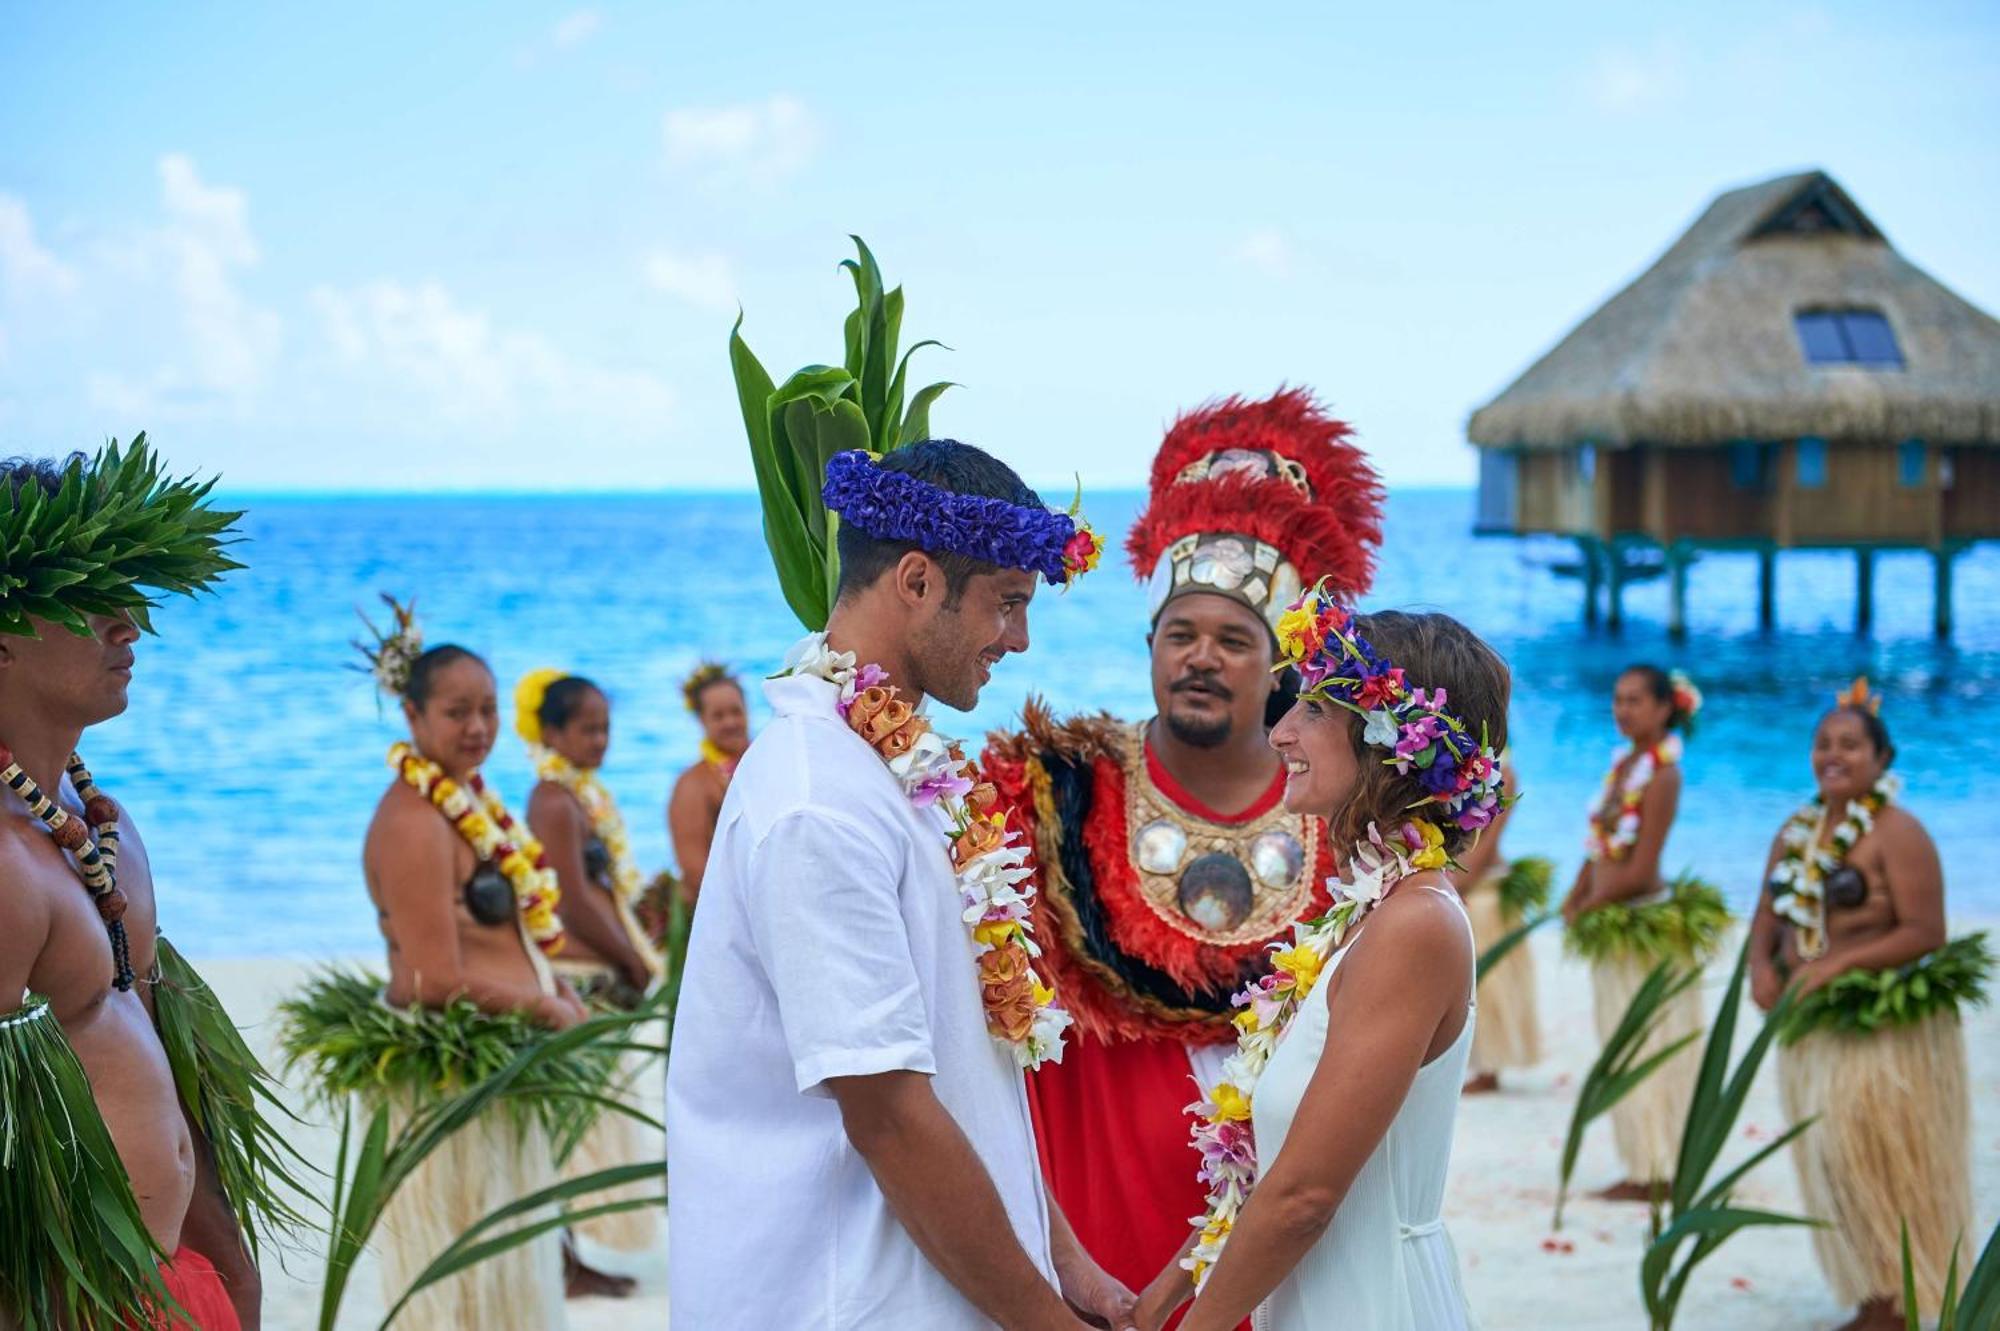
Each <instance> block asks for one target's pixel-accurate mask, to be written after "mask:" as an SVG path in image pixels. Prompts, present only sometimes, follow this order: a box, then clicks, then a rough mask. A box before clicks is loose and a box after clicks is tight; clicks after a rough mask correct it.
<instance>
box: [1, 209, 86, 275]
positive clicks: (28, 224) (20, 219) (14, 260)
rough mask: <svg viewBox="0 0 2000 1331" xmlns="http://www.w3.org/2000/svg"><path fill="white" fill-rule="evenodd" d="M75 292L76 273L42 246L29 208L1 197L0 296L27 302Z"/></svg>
mask: <svg viewBox="0 0 2000 1331" xmlns="http://www.w3.org/2000/svg"><path fill="white" fill-rule="evenodd" d="M75 290H76V270H75V269H73V268H71V267H70V266H69V265H68V264H66V263H64V262H63V261H62V260H61V259H58V258H57V257H56V256H55V255H53V254H51V253H50V252H49V251H48V250H45V249H43V248H42V247H41V245H40V243H39V242H37V241H36V239H35V222H34V219H33V218H32V217H30V216H28V206H27V205H26V204H25V203H22V202H21V201H20V200H19V199H17V198H15V197H13V196H12V195H10V194H0V297H5V298H7V299H9V300H27V299H31V298H35V297H39V296H46V295H56V296H66V295H68V294H70V293H71V292H73V291H75Z"/></svg>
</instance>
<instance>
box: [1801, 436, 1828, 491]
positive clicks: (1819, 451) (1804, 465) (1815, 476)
mask: <svg viewBox="0 0 2000 1331" xmlns="http://www.w3.org/2000/svg"><path fill="white" fill-rule="evenodd" d="M1797 459H1798V463H1797V476H1798V485H1799V488H1800V489H1801V490H1817V489H1819V488H1820V487H1821V486H1823V485H1825V484H1826V440H1824V439H1801V440H1799V443H1798V450H1797Z"/></svg>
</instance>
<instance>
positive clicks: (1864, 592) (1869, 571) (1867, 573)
mask: <svg viewBox="0 0 2000 1331" xmlns="http://www.w3.org/2000/svg"><path fill="white" fill-rule="evenodd" d="M1874 627H1875V552H1874V551H1873V550H1856V551H1855V552H1854V631H1855V632H1856V633H1866V632H1868V631H1869V630H1871V629H1873V628H1874Z"/></svg>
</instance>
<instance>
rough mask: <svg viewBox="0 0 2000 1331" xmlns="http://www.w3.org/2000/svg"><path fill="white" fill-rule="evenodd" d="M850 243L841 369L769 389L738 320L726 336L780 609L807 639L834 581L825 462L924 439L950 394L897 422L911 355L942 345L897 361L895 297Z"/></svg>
mask: <svg viewBox="0 0 2000 1331" xmlns="http://www.w3.org/2000/svg"><path fill="white" fill-rule="evenodd" d="M853 240H854V248H855V255H856V257H855V258H852V259H844V260H842V261H841V264H840V266H841V267H842V268H843V269H845V270H846V271H847V272H848V274H849V275H850V276H851V277H852V278H853V280H854V299H855V306H854V309H853V310H851V311H850V312H849V313H848V315H847V318H846V320H845V321H844V322H843V324H842V326H841V348H842V359H841V364H840V365H839V366H837V367H836V366H827V365H808V366H806V367H805V368H804V369H802V370H800V371H799V372H798V373H797V374H794V375H793V376H791V377H790V378H789V379H787V380H786V381H785V383H784V384H783V385H782V386H779V387H775V388H774V387H773V386H772V382H771V378H770V376H769V375H768V374H766V373H765V372H764V369H763V366H762V365H761V364H760V363H759V362H758V361H757V358H756V357H755V356H753V355H752V354H751V353H750V349H749V347H748V346H747V345H745V344H744V342H743V338H742V326H743V319H742V316H741V315H738V317H737V320H736V325H735V327H734V328H732V329H731V330H730V336H729V352H730V368H731V371H732V373H733V374H734V375H735V378H736V393H737V404H738V407H739V408H740V409H741V411H742V414H743V423H744V431H745V433H746V434H747V436H748V437H749V441H750V455H751V461H752V465H753V467H754V469H755V471H756V474H757V493H758V496H759V498H760V499H761V501H762V503H763V507H764V539H765V543H766V544H767V545H768V546H769V547H770V550H771V559H772V562H773V563H774V564H775V565H776V567H777V572H778V584H779V586H780V588H781V589H782V590H783V592H784V595H785V603H786V604H787V605H789V606H790V607H791V609H792V613H793V614H795V615H797V616H798V618H799V621H800V622H801V623H802V624H804V625H805V626H806V628H808V629H810V630H814V631H817V630H819V629H823V628H825V627H826V619H827V616H828V615H829V614H831V613H832V609H833V601H834V596H835V589H836V588H837V587H838V586H839V581H840V551H839V544H838V535H839V519H838V517H837V516H836V515H834V514H830V513H828V512H827V511H826V508H825V505H824V503H823V502H822V500H821V498H820V489H821V486H822V485H823V483H824V479H825V474H826V463H827V460H828V459H829V458H830V457H832V456H833V454H834V453H836V452H839V451H841V450H843V449H847V448H861V449H869V450H872V451H874V452H876V453H887V452H889V451H891V450H893V449H896V448H900V447H902V446H903V445H905V444H908V443H912V442H915V440H917V439H919V438H923V437H926V436H927V435H928V433H929V429H930V407H931V404H932V403H933V402H935V401H936V400H937V398H938V396H939V395H940V394H942V393H943V392H944V390H945V388H946V387H948V385H945V384H931V385H929V386H928V387H926V388H924V389H922V390H920V391H919V392H918V393H917V395H916V397H915V398H914V399H911V405H910V408H909V412H908V414H907V415H906V414H905V413H904V407H903V403H904V383H905V371H906V369H907V367H908V364H909V356H910V353H913V352H915V351H916V350H917V349H918V348H920V347H925V346H936V345H941V344H939V343H936V342H932V341H928V340H927V341H922V342H918V343H916V344H915V345H913V346H912V347H911V348H910V351H909V352H906V353H904V354H903V356H902V357H901V358H900V359H899V358H898V356H897V354H896V344H897V340H898V339H899V338H900V337H901V335H902V326H903V305H904V300H903V289H902V288H901V287H895V288H893V289H886V290H885V288H884V284H883V281H882V271H881V269H880V267H879V266H878V265H877V264H876V262H875V256H874V254H873V253H871V252H870V251H869V249H868V246H867V244H866V243H865V242H864V241H862V239H861V238H860V237H859V236H855V237H853ZM913 430H914V431H915V433H912V431H913Z"/></svg>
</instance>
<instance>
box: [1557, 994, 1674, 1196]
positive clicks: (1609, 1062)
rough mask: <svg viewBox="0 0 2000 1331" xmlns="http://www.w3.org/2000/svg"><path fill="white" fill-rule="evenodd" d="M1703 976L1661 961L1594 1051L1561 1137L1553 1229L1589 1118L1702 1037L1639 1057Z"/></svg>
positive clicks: (1605, 1110)
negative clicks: (1675, 1003) (1670, 1010)
mask: <svg viewBox="0 0 2000 1331" xmlns="http://www.w3.org/2000/svg"><path fill="white" fill-rule="evenodd" d="M1700 979H1701V972H1700V971H1699V970H1695V969H1692V968H1680V967H1676V966H1675V965H1674V964H1673V963H1672V962H1671V961H1663V962H1661V963H1660V964H1659V965H1657V966H1655V967H1653V969H1652V970H1651V971H1650V972H1648V973H1647V975H1646V978H1645V979H1644V980H1643V981H1641V982H1640V984H1639V988H1638V990H1637V991H1636V992H1634V993H1633V995H1632V1001H1631V1003H1630V1004H1628V1005H1627V1006H1626V1008H1625V1015H1624V1016H1622V1017H1620V1018H1619V1019H1618V1025H1617V1026H1616V1027H1615V1028H1614V1029H1613V1030H1612V1032H1611V1036H1610V1038H1609V1039H1607V1040H1606V1041H1605V1042H1604V1047H1603V1048H1602V1049H1600V1050H1599V1051H1598V1053H1597V1061H1596V1062H1594V1063H1592V1064H1591V1065H1590V1071H1589V1072H1586V1073H1585V1074H1584V1077H1583V1084H1582V1085H1581V1086H1579V1087H1578V1088H1577V1093H1576V1109H1575V1110H1574V1111H1573V1112H1572V1113H1571V1115H1570V1120H1569V1133H1568V1135H1567V1136H1566V1137H1565V1138H1564V1140H1563V1153H1562V1165H1561V1167H1560V1170H1559V1173H1558V1176H1557V1180H1556V1212H1555V1219H1554V1222H1553V1227H1554V1228H1555V1229H1558V1230H1560V1229H1561V1228H1562V1218H1563V1205H1564V1203H1565V1202H1567V1201H1568V1199H1569V1183H1570V1178H1571V1176H1572V1175H1574V1174H1575V1172H1576V1157H1577V1154H1578V1153H1579V1152H1580V1151H1581V1150H1582V1149H1583V1133H1584V1129H1586V1128H1588V1127H1589V1126H1590V1124H1591V1122H1592V1121H1593V1120H1595V1119H1597V1118H1601V1117H1602V1116H1603V1115H1605V1114H1608V1113H1610V1112H1611V1108H1612V1106H1614V1105H1616V1104H1617V1103H1618V1102H1619V1101H1620V1100H1623V1099H1624V1098H1625V1097H1626V1096H1628V1095H1630V1094H1631V1093H1632V1092H1633V1091H1634V1090H1636V1089H1638V1087H1639V1084H1640V1083H1641V1082H1643V1081H1645V1080H1646V1078H1648V1077H1650V1076H1652V1075H1653V1073H1654V1072H1656V1071H1658V1070H1659V1067H1660V1065H1661V1064H1662V1063H1665V1062H1666V1061H1667V1060H1668V1059H1670V1058H1672V1057H1673V1056H1674V1055H1675V1054H1678V1053H1679V1052H1680V1051H1681V1050H1683V1049H1685V1048H1686V1047H1687V1046H1688V1045H1690V1044H1692V1043H1694V1041H1695V1040H1697V1039H1698V1038H1700V1037H1699V1036H1695V1035H1683V1036H1681V1037H1680V1038H1679V1039H1677V1040H1672V1041H1669V1042H1668V1043H1667V1044H1666V1045H1664V1046H1662V1047H1661V1048H1659V1049H1656V1050H1654V1051H1653V1052H1652V1053H1651V1054H1648V1055H1646V1056H1644V1057H1641V1054H1640V1051H1641V1050H1642V1049H1644V1048H1645V1045H1646V1042H1647V1040H1648V1039H1649V1038H1651V1036H1652V1035H1653V1033H1654V1032H1655V1031H1656V1030H1658V1029H1659V1025H1660V1023H1661V1021H1663V1020H1664V1019H1665V1018H1666V1015H1667V1008H1668V1005H1669V1004H1671V1003H1672V1002H1673V1000H1674V999H1676V998H1678V997H1680V995H1681V994H1682V993H1683V992H1685V991H1686V990H1687V989H1689V988H1691V987H1692V986H1693V985H1695V984H1696V983H1697V982H1698V981H1699V980H1700Z"/></svg>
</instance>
